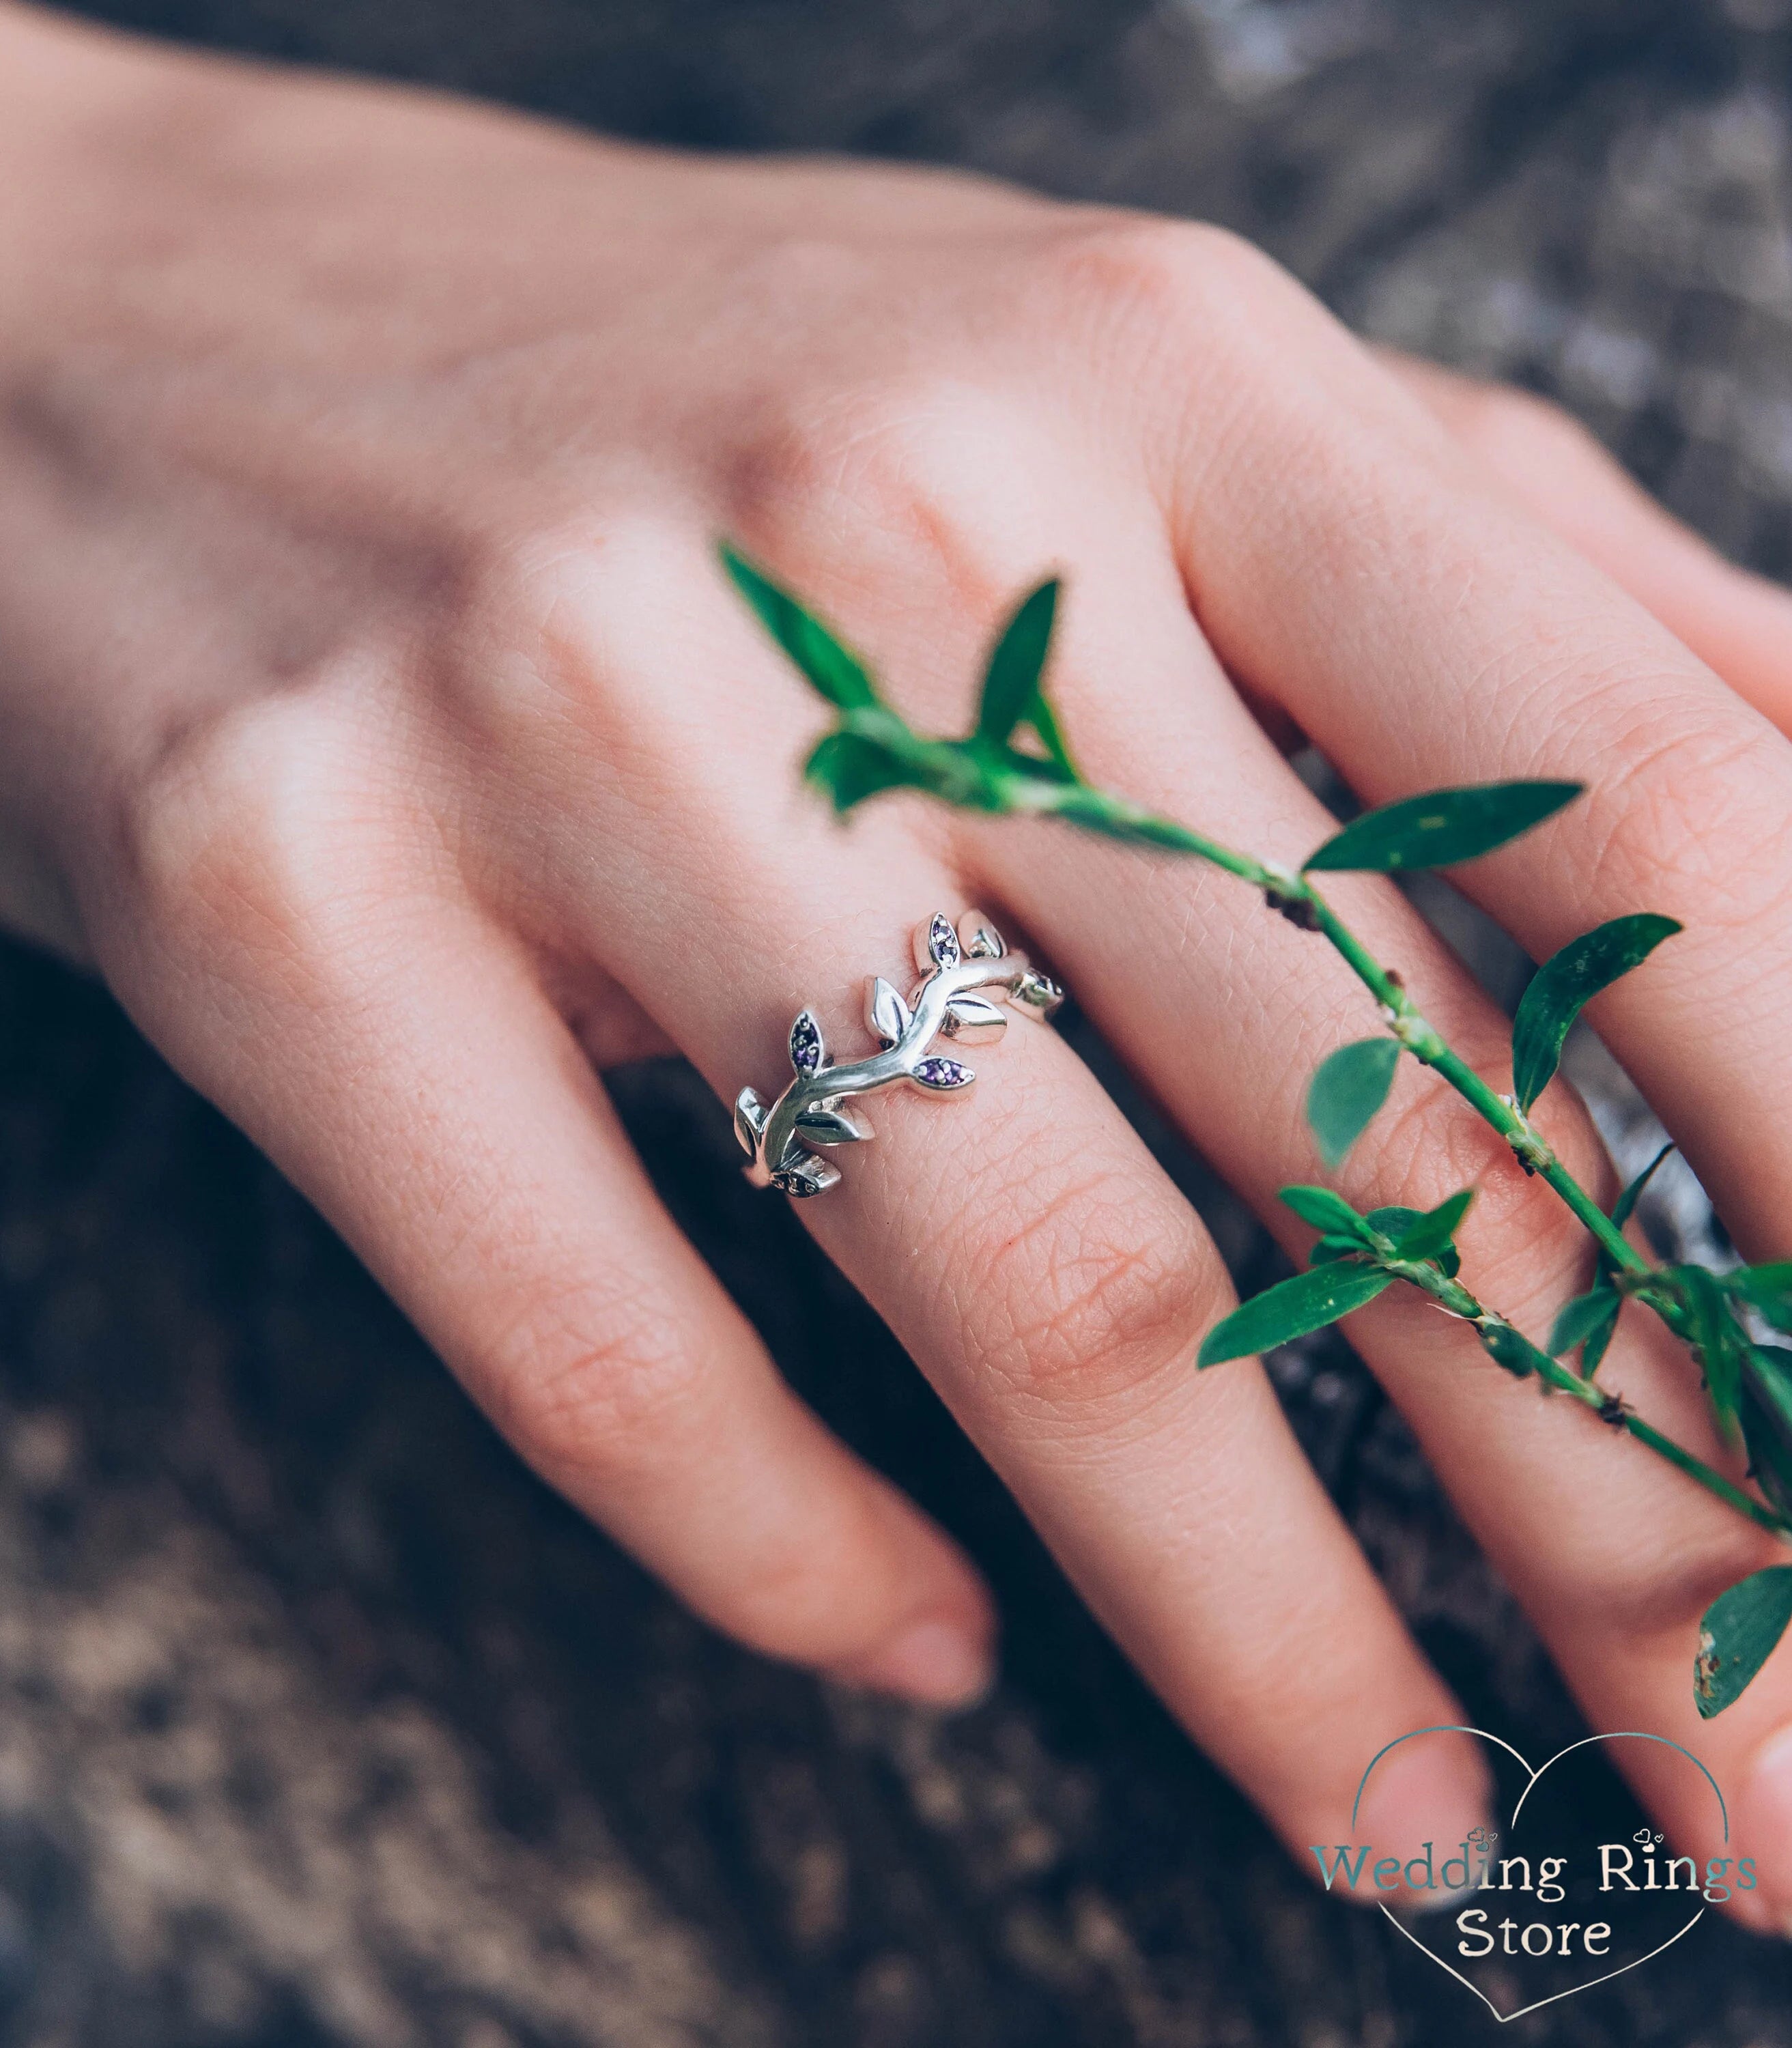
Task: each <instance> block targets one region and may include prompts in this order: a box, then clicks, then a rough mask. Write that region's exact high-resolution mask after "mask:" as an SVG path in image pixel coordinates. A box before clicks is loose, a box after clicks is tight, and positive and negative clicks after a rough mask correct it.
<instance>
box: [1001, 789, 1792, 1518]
mask: <svg viewBox="0 0 1792 2048" xmlns="http://www.w3.org/2000/svg"><path fill="white" fill-rule="evenodd" d="M1004 784H1007V785H1009V787H1008V788H1003V785H1004ZM1016 785H1021V786H1016ZM996 786H997V788H998V789H1000V790H1001V792H1002V794H1003V795H1004V796H1007V795H1010V791H1011V793H1012V794H1013V795H1015V796H1018V797H1019V799H1020V800H1019V801H1013V802H1011V804H1007V803H1002V802H1000V801H999V800H998V805H997V807H999V808H1002V809H1008V808H1012V809H1016V810H1026V811H1032V812H1035V813H1045V814H1049V815H1051V816H1057V817H1061V818H1063V819H1065V820H1066V821H1067V822H1069V823H1071V824H1078V825H1080V826H1082V827H1083V828H1084V829H1085V830H1088V831H1093V832H1100V833H1103V834H1104V835H1105V836H1107V837H1108V838H1111V839H1121V840H1130V841H1131V842H1133V843H1135V844H1140V845H1146V846H1155V847H1159V848H1163V849H1164V850H1165V851H1169V852H1174V853H1184V854H1189V855H1193V857H1194V858H1195V859H1199V860H1204V861H1206V862H1207V863H1208V864H1209V865H1210V866H1212V867H1218V868H1220V869H1222V870H1224V872H1226V873H1227V874H1228V875H1236V876H1237V877H1238V878H1239V879H1240V880H1241V881H1243V882H1249V883H1250V884H1251V886H1253V887H1254V888H1257V889H1261V890H1263V892H1264V894H1265V895H1266V898H1268V900H1269V902H1270V904H1271V906H1273V907H1274V909H1276V910H1278V911H1279V912H1280V913H1282V915H1283V916H1285V917H1290V919H1291V921H1293V922H1294V923H1295V924H1297V925H1301V926H1304V927H1305V928H1306V929H1310V930H1313V931H1316V932H1317V933H1320V934H1321V936H1322V937H1324V938H1325V940H1326V941H1327V942H1328V944H1330V946H1331V947H1332V950H1333V951H1334V952H1336V953H1337V955H1338V956H1339V957H1340V959H1341V960H1343V961H1344V964H1345V965H1346V966H1347V967H1348V968H1350V970H1351V972H1352V973H1353V974H1354V975H1355V976H1356V978H1357V979H1358V980H1359V981H1360V982H1361V983H1363V986H1364V987H1366V988H1367V990H1368V991H1369V992H1370V994H1371V995H1373V996H1374V997H1375V1000H1376V1001H1377V1002H1378V1003H1379V1004H1380V1005H1381V1007H1382V1010H1383V1014H1384V1015H1385V1017H1386V1018H1387V1022H1388V1028H1389V1029H1390V1030H1391V1031H1392V1032H1393V1034H1394V1036H1395V1037H1396V1038H1398V1040H1399V1041H1400V1042H1401V1044H1402V1045H1403V1046H1404V1047H1405V1048H1406V1050H1407V1051H1408V1052H1410V1053H1411V1054H1412V1055H1413V1057H1414V1058H1415V1059H1417V1060H1418V1061H1421V1062H1422V1064H1423V1065H1425V1066H1428V1067H1429V1068H1430V1069H1432V1070H1433V1072H1435V1073H1437V1074H1438V1075H1440V1076H1441V1077H1442V1078H1443V1080H1445V1081H1447V1082H1448V1083H1449V1085H1450V1086H1451V1087H1452V1088H1454V1089H1455V1091H1456V1093H1457V1094H1458V1095H1459V1096H1461V1097H1462V1099H1463V1100H1464V1101H1465V1102H1466V1103H1468V1105H1469V1106H1470V1107H1471V1108H1472V1109H1473V1110H1474V1111H1475V1112H1476V1115H1479V1116H1480V1118H1481V1119H1483V1121H1484V1122H1485V1123H1488V1124H1489V1125H1491V1127H1492V1128H1493V1129H1494V1130H1495V1131H1498V1132H1499V1135H1500V1136H1501V1137H1502V1138H1504V1139H1505V1140H1506V1142H1507V1144H1508V1145H1509V1146H1511V1148H1512V1150H1513V1152H1514V1153H1515V1154H1516V1156H1517V1157H1518V1158H1519V1162H1521V1163H1522V1165H1523V1166H1526V1168H1527V1169H1529V1170H1530V1172H1532V1173H1535V1174H1536V1175H1538V1177H1539V1178H1540V1179H1542V1181H1546V1183H1547V1184H1548V1185H1549V1187H1550V1189H1551V1190H1552V1191H1553V1193H1554V1194H1555V1195H1556V1196H1557V1197H1558V1199H1559V1200H1561V1201H1562V1202H1563V1203H1564V1204H1565V1205H1566V1206H1567V1208H1569V1210H1570V1211H1571V1212H1573V1215H1574V1216H1576V1217H1577V1219H1578V1220H1580V1222H1581V1224H1583V1225H1584V1227H1585V1228H1586V1229H1587V1231H1588V1232H1589V1233H1590V1234H1591V1235H1592V1237H1593V1239H1595V1241H1596V1243H1598V1244H1599V1245H1600V1247H1601V1248H1602V1249H1603V1250H1604V1252H1605V1253H1606V1255H1607V1256H1608V1258H1609V1259H1611V1261H1612V1263H1613V1265H1614V1266H1616V1267H1617V1268H1618V1269H1619V1271H1620V1272H1628V1273H1631V1274H1647V1272H1649V1271H1650V1270H1651V1269H1650V1263H1649V1261H1648V1260H1647V1259H1646V1258H1645V1257H1644V1256H1643V1254H1642V1253H1641V1252H1639V1251H1638V1250H1637V1249H1636V1247H1635V1246H1634V1245H1633V1244H1631V1243H1630V1241H1629V1239H1627V1238H1626V1237H1625V1235H1624V1234H1623V1232H1622V1231H1621V1230H1620V1229H1619V1228H1618V1226H1617V1225H1616V1224H1614V1223H1613V1222H1612V1219H1611V1217H1610V1216H1608V1215H1607V1214H1606V1212H1605V1211H1604V1209H1603V1208H1600V1205H1599V1204H1598V1203H1597V1202H1596V1201H1595V1200H1594V1199H1593V1197H1592V1196H1591V1195H1590V1194H1588V1192H1587V1190H1586V1189H1584V1188H1583V1187H1582V1186H1581V1184H1580V1182H1579V1181H1577V1180H1576V1179H1575V1177H1574V1176H1573V1174H1572V1173H1569V1170H1568V1169H1567V1168H1566V1167H1565V1166H1563V1165H1562V1163H1561V1161H1560V1160H1559V1159H1557V1158H1556V1156H1555V1154H1554V1153H1553V1152H1552V1151H1551V1150H1550V1148H1549V1146H1547V1145H1546V1143H1545V1142H1544V1141H1543V1140H1542V1138H1540V1137H1538V1134H1537V1132H1536V1131H1534V1129H1533V1128H1532V1127H1531V1123H1530V1119H1529V1118H1528V1117H1526V1115H1524V1114H1523V1112H1522V1111H1521V1110H1519V1108H1518V1107H1517V1106H1516V1105H1515V1104H1513V1103H1511V1102H1510V1101H1508V1100H1507V1099H1506V1098H1505V1097H1504V1096H1501V1095H1499V1094H1498V1093H1496V1092H1495V1090H1493V1089H1492V1088H1489V1087H1488V1084H1487V1083H1486V1082H1485V1081H1484V1080H1482V1078H1481V1076H1480V1075H1479V1074H1478V1073H1476V1071H1475V1070H1474V1069H1473V1068H1472V1067H1471V1066H1470V1065H1468V1061H1465V1060H1464V1059H1463V1058H1462V1057H1461V1056H1460V1054H1459V1053H1456V1052H1454V1051H1453V1049H1451V1048H1450V1046H1449V1045H1447V1044H1446V1043H1445V1041H1444V1039H1443V1038H1442V1037H1441V1034H1439V1033H1438V1032H1437V1030H1435V1028H1434V1027H1433V1026H1432V1025H1431V1024H1430V1023H1429V1022H1427V1021H1426V1019H1425V1018H1424V1017H1423V1016H1422V1014H1421V1013H1420V1012H1419V1011H1418V1009H1417V1008H1416V1007H1414V1003H1413V1001H1412V999H1411V998H1410V996H1409V995H1407V993H1406V988H1405V986H1404V984H1403V983H1402V982H1401V981H1400V979H1399V978H1398V976H1396V975H1394V974H1391V973H1390V972H1389V971H1388V970H1387V968H1384V967H1383V965H1382V964H1381V962H1380V961H1379V960H1377V959H1376V958H1375V956H1374V954H1373V953H1371V952H1370V951H1369V949H1368V948H1367V946H1365V945H1364V944H1363V942H1362V941H1361V940H1360V939H1359V938H1358V937H1357V936H1356V933H1354V932H1353V931H1352V930H1351V929H1350V927H1349V926H1348V925H1346V924H1345V923H1344V921H1343V919H1342V918H1340V917H1339V915H1338V913H1336V911H1335V910H1333V909H1332V906H1331V905H1330V904H1329V903H1328V902H1326V901H1325V898H1324V897H1323V896H1321V894H1320V893H1319V891H1318V890H1317V889H1316V888H1314V886H1313V884H1312V882H1310V881H1309V879H1307V878H1306V876H1305V875H1294V874H1292V873H1290V872H1289V871H1286V869H1282V868H1278V867H1271V866H1270V865H1269V864H1268V863H1265V862H1263V861H1259V860H1256V859H1252V857H1251V855H1248V854H1243V853H1239V852H1236V851H1234V850H1233V849H1232V848H1230V847H1228V846H1224V845H1222V844H1220V842H1219V841H1218V840H1211V839H1208V838H1207V837H1206V836H1204V835H1203V834H1201V833H1200V832H1190V831H1189V829H1188V828H1186V827H1185V826H1183V825H1179V824H1175V823H1173V821H1172V820H1169V819H1166V818H1161V817H1158V816H1155V815H1154V814H1153V813H1150V812H1148V811H1146V810H1143V809H1141V808H1140V807H1139V806H1138V805H1135V804H1131V803H1129V802H1127V801H1125V800H1124V799H1123V798H1119V797H1113V796H1111V795H1109V794H1108V793H1107V792H1106V791H1105V790H1102V789H1095V788H1092V786H1091V785H1088V784H1087V783H1082V782H1077V783H1045V784H1043V785H1041V782H1038V781H1037V780H1036V779H1035V778H1034V777H1032V776H1030V775H1025V774H1022V775H1021V776H1018V777H1010V776H1002V777H999V778H996ZM1022 787H1024V793H1022ZM1421 1272H1422V1273H1423V1274H1425V1275H1426V1276H1428V1277H1425V1278H1420V1277H1418V1276H1419V1274H1420V1273H1421ZM1401 1275H1402V1278H1407V1279H1410V1280H1412V1281H1413V1282H1414V1285H1415V1286H1419V1287H1421V1288H1422V1289H1423V1290H1424V1291H1425V1293H1427V1294H1430V1295H1431V1296H1432V1297H1433V1299H1435V1300H1437V1301H1438V1302H1439V1303H1440V1305H1442V1306H1444V1307H1445V1308H1446V1309H1449V1312H1450V1313H1452V1314H1453V1315H1456V1316H1460V1317H1463V1318H1464V1320H1467V1321H1472V1322H1474V1323H1476V1325H1477V1327H1478V1328H1481V1329H1482V1330H1484V1331H1485V1330H1486V1329H1487V1328H1489V1327H1490V1326H1491V1325H1495V1324H1497V1323H1499V1321H1501V1320H1502V1319H1500V1318H1499V1317H1495V1316H1494V1315H1493V1314H1492V1313H1491V1311H1489V1310H1487V1309H1484V1308H1483V1307H1482V1306H1481V1305H1480V1303H1479V1302H1477V1301H1475V1300H1474V1297H1472V1295H1470V1294H1468V1290H1467V1289H1465V1288H1463V1287H1460V1286H1459V1284H1458V1283H1457V1282H1454V1281H1449V1280H1445V1278H1444V1277H1443V1275H1442V1274H1441V1273H1440V1272H1439V1271H1438V1270H1437V1269H1436V1268H1435V1267H1432V1266H1425V1267H1423V1268H1414V1270H1412V1271H1407V1270H1406V1269H1405V1267H1404V1266H1403V1265H1402V1268H1401ZM1440 1283H1441V1284H1440ZM1458 1297H1460V1298H1458ZM1643 1299H1644V1300H1645V1301H1648V1305H1649V1306H1650V1307H1651V1308H1652V1309H1654V1310H1655V1313H1657V1314H1658V1315H1660V1316H1662V1320H1663V1321H1666V1323H1667V1324H1668V1325H1669V1327H1670V1328H1671V1329H1674V1333H1675V1335H1676V1336H1679V1337H1681V1338H1682V1339H1684V1338H1685V1330H1684V1329H1683V1328H1678V1327H1677V1323H1678V1318H1677V1317H1674V1315H1673V1314H1672V1313H1670V1312H1667V1311H1666V1309H1665V1306H1664V1305H1662V1304H1661V1303H1658V1302H1656V1301H1649V1297H1648V1296H1647V1294H1645V1295H1644V1296H1643ZM1530 1349H1531V1350H1532V1352H1534V1358H1533V1360H1532V1368H1533V1370H1534V1371H1535V1372H1536V1374H1537V1375H1538V1379H1539V1380H1540V1381H1541V1382H1542V1384H1543V1385H1544V1386H1546V1387H1550V1388H1553V1389H1554V1390H1556V1391H1558V1392H1561V1393H1564V1394H1568V1395H1569V1397H1570V1398H1572V1399H1573V1400H1575V1401H1577V1402H1580V1403H1581V1406H1583V1407H1585V1408H1588V1409H1591V1410H1592V1411H1593V1412H1594V1413H1595V1414H1598V1415H1599V1416H1600V1418H1601V1419H1602V1420H1604V1421H1608V1422H1612V1423H1613V1424H1614V1425H1615V1426H1618V1427H1621V1428H1622V1429H1624V1430H1625V1431H1626V1432H1627V1433H1628V1434H1629V1435H1630V1436H1631V1437H1635V1440H1636V1441H1638V1442H1639V1443H1640V1444H1643V1445H1647V1447H1648V1448H1649V1449H1650V1450H1652V1451H1654V1453H1656V1454H1657V1456H1660V1457H1662V1458H1665V1459H1666V1460H1667V1461H1668V1462H1669V1463H1670V1464H1673V1465H1674V1466H1677V1467H1678V1468H1679V1470H1680V1471H1681V1472H1685V1474H1686V1475H1687V1476H1689V1478H1691V1479H1693V1480H1696V1481H1697V1483H1698V1484H1700V1485H1701V1486H1702V1487H1703V1488H1705V1491H1707V1492H1708V1493H1710V1494H1712V1495H1714V1496H1715V1497H1716V1499H1719V1500H1721V1501H1723V1502H1724V1503H1727V1504H1728V1506H1729V1507H1732V1508H1734V1509H1735V1510H1736V1512H1737V1513H1738V1514H1740V1515H1746V1516H1747V1519H1749V1520H1750V1521H1751V1522H1754V1523H1755V1524H1756V1525H1757V1526H1759V1527H1760V1528H1763V1529H1767V1530H1771V1531H1772V1532H1773V1533H1774V1534H1775V1535H1778V1536H1782V1537H1789V1536H1792V1519H1788V1518H1787V1517H1786V1516H1784V1515H1781V1514H1779V1513H1778V1512H1777V1511H1775V1509H1773V1508H1771V1507H1768V1506H1767V1505H1766V1504H1765V1503H1763V1502H1761V1501H1759V1500H1757V1499H1755V1498H1754V1496H1753V1495H1751V1494H1749V1493H1747V1492H1745V1491H1744V1489H1743V1488H1740V1487H1739V1486H1737V1485H1736V1484H1734V1483H1733V1482H1732V1481H1731V1480H1728V1479H1726V1478H1725V1477H1724V1475H1723V1474H1722V1473H1721V1472H1719V1471H1717V1470H1716V1468H1715V1467H1713V1466H1712V1465H1709V1464H1707V1463H1706V1462H1705V1460H1704V1459H1702V1458H1701V1457H1697V1456H1695V1455H1694V1454H1693V1453H1692V1452H1691V1451H1689V1450H1687V1449H1685V1447H1684V1446H1683V1445H1679V1444H1677V1443H1676V1442H1674V1440H1673V1438H1672V1437H1666V1436H1664V1435H1663V1434H1662V1432H1661V1431H1660V1430H1659V1429H1656V1428H1655V1427H1654V1425H1652V1424H1650V1423H1648V1422H1644V1421H1643V1418H1642V1417H1641V1416H1639V1415H1636V1414H1632V1413H1631V1411H1630V1410H1629V1409H1628V1408H1627V1407H1625V1406H1623V1403H1622V1402H1619V1403H1617V1404H1616V1406H1614V1404H1613V1402H1612V1398H1611V1397H1609V1396H1608V1394H1605V1393H1604V1391H1603V1390H1602V1389H1600V1387H1598V1386H1596V1384H1595V1383H1593V1382H1592V1381H1591V1380H1589V1379H1584V1378H1583V1377H1582V1376H1581V1375H1580V1374H1578V1373H1577V1372H1575V1371H1573V1370H1572V1369H1571V1368H1570V1367H1567V1366H1565V1365H1563V1364H1561V1363H1560V1362H1559V1361H1558V1360H1555V1359H1552V1358H1550V1356H1548V1355H1547V1353H1546V1352H1542V1351H1541V1350H1538V1349H1537V1348H1535V1347H1534V1346H1533V1347H1530Z"/></svg>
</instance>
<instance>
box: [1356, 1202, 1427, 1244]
mask: <svg viewBox="0 0 1792 2048" xmlns="http://www.w3.org/2000/svg"><path fill="white" fill-rule="evenodd" d="M1424 1213H1425V1212H1424V1210H1423V1209H1402V1208H1392V1207H1390V1208H1385V1209H1371V1210H1370V1212H1369V1213H1368V1214H1367V1216H1364V1217H1363V1221H1364V1222H1365V1223H1366V1224H1367V1225H1368V1226H1369V1228H1370V1229H1371V1230H1376V1231H1379V1232H1381V1234H1382V1235H1383V1237H1387V1238H1399V1237H1404V1236H1405V1235H1406V1232H1408V1231H1409V1230H1410V1229H1411V1228H1412V1227H1413V1225H1414V1224H1415V1223H1417V1222H1418V1220H1419V1218H1420V1217H1421V1216H1423V1215H1424Z"/></svg>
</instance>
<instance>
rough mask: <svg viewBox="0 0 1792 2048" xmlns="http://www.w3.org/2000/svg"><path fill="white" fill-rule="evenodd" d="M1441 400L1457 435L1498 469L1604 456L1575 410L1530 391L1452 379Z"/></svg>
mask: <svg viewBox="0 0 1792 2048" xmlns="http://www.w3.org/2000/svg"><path fill="white" fill-rule="evenodd" d="M1442 404H1443V407H1444V410H1445V416H1446V417H1447V418H1448V419H1449V423H1450V425H1451V426H1452V427H1453V429H1454V431H1455V432H1456V436H1457V437H1458V438H1459V439H1460V440H1462V441H1464V443H1466V444H1467V445H1468V447H1469V448H1471V449H1472V451H1473V452H1476V454H1478V455H1480V456H1483V457H1484V458H1485V459H1486V460H1489V461H1491V463H1493V464H1495V466H1496V467H1499V468H1500V469H1501V470H1503V471H1513V472H1515V473H1528V472H1530V471H1533V470H1534V468H1535V467H1536V466H1537V465H1538V464H1540V463H1542V464H1550V465H1551V466H1553V465H1554V464H1557V463H1558V462H1559V461H1561V460H1563V459H1568V460H1573V461H1575V462H1577V463H1581V464H1584V463H1585V462H1587V461H1588V460H1597V461H1600V462H1602V463H1603V462H1604V461H1605V460H1608V458H1607V457H1606V456H1605V453H1604V450H1603V448H1601V447H1600V444H1599V442H1598V441H1597V440H1596V439H1595V438H1594V436H1592V434H1591V433H1589V432H1588V430H1587V429H1586V428H1585V427H1584V426H1583V425H1581V422H1580V421H1578V420H1577V419H1576V418H1575V417H1574V416H1573V413H1569V412H1565V411H1564V409H1562V408H1561V406H1560V405H1556V404H1554V403H1553V401H1551V400H1550V399H1547V398H1539V397H1538V395H1537V394H1536V393H1534V392H1532V391H1525V390H1519V389H1518V388H1517V387H1516V386H1513V385H1510V384H1489V383H1484V382H1480V380H1478V379H1473V378H1461V379H1459V380H1458V379H1453V380H1452V382H1451V383H1450V386H1449V390H1448V394H1447V396H1446V397H1445V398H1444V399H1443V401H1442Z"/></svg>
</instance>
